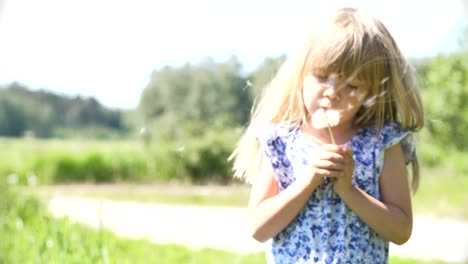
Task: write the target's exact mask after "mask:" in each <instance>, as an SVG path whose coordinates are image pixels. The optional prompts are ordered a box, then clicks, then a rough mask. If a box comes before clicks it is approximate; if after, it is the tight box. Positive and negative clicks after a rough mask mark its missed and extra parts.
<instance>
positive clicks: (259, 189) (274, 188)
mask: <svg viewBox="0 0 468 264" xmlns="http://www.w3.org/2000/svg"><path fill="white" fill-rule="evenodd" d="M324 150H325V151H324V152H321V153H320V155H318V157H317V158H316V159H314V161H313V162H312V163H313V164H312V165H311V169H310V171H309V172H306V174H305V175H304V176H305V177H302V179H301V180H297V181H295V182H294V183H292V184H291V185H290V186H289V187H288V188H286V189H285V190H284V191H282V192H278V181H277V180H276V179H275V177H274V175H273V171H272V168H271V165H270V164H268V162H266V160H265V159H264V158H262V162H261V173H260V175H259V176H258V177H257V179H256V181H255V182H254V184H253V186H252V190H251V193H250V200H249V226H250V233H251V234H252V236H253V237H254V238H255V239H256V240H257V241H260V242H265V241H266V240H268V239H270V238H272V237H274V236H275V235H277V234H278V233H279V232H280V231H281V230H283V229H284V228H286V227H287V226H288V225H289V223H291V221H292V220H293V219H294V218H295V217H296V216H297V214H298V213H299V212H300V211H301V210H302V208H303V207H304V205H305V204H306V202H307V201H308V200H309V198H310V195H311V194H312V192H313V191H314V190H315V188H317V186H318V185H320V184H321V183H322V182H323V177H324V176H330V177H337V176H338V175H339V174H340V173H342V169H343V167H344V165H343V164H342V162H343V160H344V157H343V156H342V155H340V154H338V153H333V151H339V149H338V148H337V146H329V149H328V150H327V149H326V148H324Z"/></svg>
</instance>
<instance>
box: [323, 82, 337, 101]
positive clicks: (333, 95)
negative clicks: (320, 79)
mask: <svg viewBox="0 0 468 264" xmlns="http://www.w3.org/2000/svg"><path fill="white" fill-rule="evenodd" d="M323 96H325V97H328V98H329V99H330V100H338V99H340V98H339V96H338V87H337V85H336V83H331V84H328V85H327V86H326V87H325V91H323Z"/></svg>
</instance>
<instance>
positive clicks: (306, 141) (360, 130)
mask: <svg viewBox="0 0 468 264" xmlns="http://www.w3.org/2000/svg"><path fill="white" fill-rule="evenodd" d="M366 129H367V128H358V130H357V131H356V133H355V134H354V135H353V136H352V137H351V139H349V140H348V141H347V142H346V143H344V144H340V145H345V146H351V145H352V143H353V142H354V141H355V140H356V138H357V137H358V136H360V135H361V134H362V133H364V131H365V130H366ZM296 133H297V134H298V138H299V139H300V140H301V141H302V142H303V143H304V144H306V145H307V146H310V147H314V148H316V147H319V146H320V145H319V144H315V143H314V142H312V141H311V140H310V139H308V138H307V136H306V135H305V134H304V132H302V130H301V127H298V128H297V129H296Z"/></svg>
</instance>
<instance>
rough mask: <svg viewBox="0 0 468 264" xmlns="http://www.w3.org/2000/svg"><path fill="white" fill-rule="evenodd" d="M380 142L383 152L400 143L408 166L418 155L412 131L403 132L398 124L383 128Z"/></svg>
mask: <svg viewBox="0 0 468 264" xmlns="http://www.w3.org/2000/svg"><path fill="white" fill-rule="evenodd" d="M380 142H381V148H380V151H381V152H383V151H384V150H385V149H387V148H389V147H392V146H394V145H396V144H398V143H400V145H401V147H402V150H403V154H404V155H405V162H406V165H408V164H409V163H411V161H412V160H413V159H414V157H415V155H416V148H415V144H414V139H413V136H412V133H411V131H406V130H402V129H401V128H400V126H399V125H398V124H396V123H392V124H387V125H385V126H384V127H383V128H382V131H381V133H380Z"/></svg>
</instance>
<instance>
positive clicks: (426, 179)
mask: <svg viewBox="0 0 468 264" xmlns="http://www.w3.org/2000/svg"><path fill="white" fill-rule="evenodd" d="M212 145H216V148H211V146H212ZM0 146H1V148H0V179H1V185H0V187H1V189H2V191H1V192H0V237H1V238H6V239H1V240H0V263H5V264H6V263H8V264H10V263H14V264H15V263H103V264H104V263H106V264H107V263H265V262H264V256H263V254H252V255H239V254H233V253H230V252H223V251H219V250H211V249H203V250H193V249H189V248H185V247H182V246H178V245H156V244H152V243H150V241H148V240H129V239H124V238H120V237H117V236H115V235H113V234H112V233H109V232H107V231H104V230H102V229H100V230H97V231H96V230H93V229H90V228H87V227H85V226H82V225H79V224H76V223H72V222H70V221H68V220H67V219H54V218H52V217H51V216H50V215H49V214H48V213H47V211H46V207H45V204H44V203H45V202H47V198H48V197H49V196H50V195H53V194H60V193H62V194H64V193H66V194H68V195H83V196H91V197H102V198H111V199H121V200H128V199H131V200H139V201H145V202H164V203H185V204H199V205H223V206H245V205H246V203H247V199H248V191H249V188H248V186H247V185H244V184H241V183H240V182H238V181H235V180H232V179H230V178H229V176H228V175H226V171H228V170H229V163H228V162H227V161H226V157H227V156H228V153H229V149H230V148H231V147H232V145H231V144H230V143H229V141H224V142H221V141H219V140H216V139H210V140H208V139H203V138H202V139H200V140H198V141H197V142H195V143H193V142H192V143H186V142H179V143H170V144H169V143H168V144H167V145H165V144H162V143H161V144H156V145H153V146H152V147H151V148H148V147H147V146H145V145H143V144H142V142H140V141H107V142H106V141H73V140H37V139H25V140H17V139H0ZM429 147H432V146H429ZM421 153H422V155H421V157H422V163H423V164H425V163H426V164H428V160H429V162H433V161H431V160H430V159H434V157H436V156H438V155H440V156H443V155H445V158H446V159H444V160H442V161H441V162H439V163H438V164H435V165H434V164H431V166H423V171H422V175H423V177H422V181H421V186H420V190H419V191H418V193H417V194H416V195H415V196H414V208H415V211H416V213H431V214H437V215H440V216H450V217H457V218H463V219H468V209H467V208H466V206H465V205H466V204H468V198H467V196H466V195H465V193H464V192H465V190H468V177H467V176H466V173H465V172H466V165H465V164H464V163H463V160H468V159H466V158H467V156H466V154H463V153H450V154H443V153H442V154H440V153H437V152H434V150H433V149H424V148H422V150H421ZM460 155H461V157H460ZM463 155H464V156H463ZM452 156H453V157H455V156H456V159H455V160H456V162H457V165H456V166H455V165H454V164H453V162H454V161H453V160H451V159H449V158H447V157H452ZM203 159H207V160H208V161H209V162H206V161H205V162H203V161H202V160H203ZM171 174H172V176H174V177H171ZM203 174H205V176H203V177H202V176H201V175H203ZM208 175H212V176H213V177H208ZM390 263H395V264H400V263H415V264H422V263H442V262H427V261H419V260H411V259H401V258H396V257H392V258H391V261H390Z"/></svg>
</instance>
